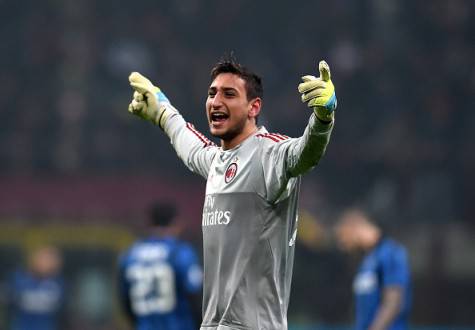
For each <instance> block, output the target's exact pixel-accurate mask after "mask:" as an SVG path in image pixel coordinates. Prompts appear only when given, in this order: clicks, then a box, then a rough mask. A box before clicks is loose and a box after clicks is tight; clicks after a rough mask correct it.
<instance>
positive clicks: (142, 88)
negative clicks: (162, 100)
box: [130, 82, 148, 94]
mask: <svg viewBox="0 0 475 330" xmlns="http://www.w3.org/2000/svg"><path fill="white" fill-rule="evenodd" d="M130 86H132V88H133V89H135V90H136V91H137V92H139V93H140V94H145V93H147V92H148V86H147V85H145V84H144V83H141V82H131V83H130Z"/></svg>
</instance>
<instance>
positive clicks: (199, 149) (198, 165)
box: [164, 113, 218, 178]
mask: <svg viewBox="0 0 475 330" xmlns="http://www.w3.org/2000/svg"><path fill="white" fill-rule="evenodd" d="M164 131H165V133H166V134H167V135H168V137H169V138H170V141H171V144H172V145H173V147H174V148H175V151H176V153H177V154H178V157H180V159H181V160H182V161H183V162H184V163H185V165H186V166H187V167H188V168H189V169H190V170H191V171H193V172H195V173H197V174H199V175H201V176H203V177H204V178H208V172H209V169H210V167H211V163H212V161H213V159H214V156H215V154H216V152H217V149H218V147H217V146H216V145H215V144H214V143H213V142H211V141H210V140H208V139H207V138H206V137H205V136H204V135H203V134H202V133H200V132H199V131H198V130H197V129H196V128H195V127H194V126H193V125H192V124H190V123H187V122H185V120H184V119H183V117H182V116H181V115H180V114H178V113H177V114H175V115H173V116H172V117H171V118H170V119H168V120H167V123H166V125H165V127H164Z"/></svg>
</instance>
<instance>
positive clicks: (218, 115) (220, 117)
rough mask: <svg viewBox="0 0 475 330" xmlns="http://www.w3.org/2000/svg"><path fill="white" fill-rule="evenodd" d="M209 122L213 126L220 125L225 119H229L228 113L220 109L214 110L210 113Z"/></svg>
mask: <svg viewBox="0 0 475 330" xmlns="http://www.w3.org/2000/svg"><path fill="white" fill-rule="evenodd" d="M209 119H210V122H211V124H212V125H213V126H221V125H222V124H223V123H224V122H226V120H228V119H229V115H228V114H227V113H225V112H222V111H214V112H212V113H211V115H210V118H209Z"/></svg>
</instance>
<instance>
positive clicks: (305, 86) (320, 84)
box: [298, 79, 326, 93]
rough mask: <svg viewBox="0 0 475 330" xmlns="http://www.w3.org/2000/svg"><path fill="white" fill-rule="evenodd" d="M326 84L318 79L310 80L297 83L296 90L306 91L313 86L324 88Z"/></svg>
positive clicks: (313, 87)
mask: <svg viewBox="0 0 475 330" xmlns="http://www.w3.org/2000/svg"><path fill="white" fill-rule="evenodd" d="M325 86H326V84H325V83H324V82H323V81H321V80H320V79H315V80H310V81H307V82H303V83H300V84H299V87H298V90H299V92H300V93H306V92H308V91H311V90H312V89H315V88H325Z"/></svg>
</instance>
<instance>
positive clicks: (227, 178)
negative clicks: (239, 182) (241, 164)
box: [224, 163, 238, 183]
mask: <svg viewBox="0 0 475 330" xmlns="http://www.w3.org/2000/svg"><path fill="white" fill-rule="evenodd" d="M237 169H238V167H237V164H236V163H231V164H229V166H228V168H227V169H226V172H225V173H224V182H226V183H230V182H231V181H233V179H234V177H235V176H236V173H237Z"/></svg>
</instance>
